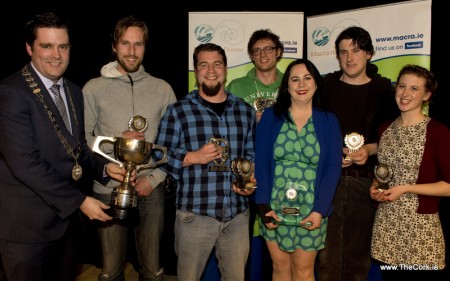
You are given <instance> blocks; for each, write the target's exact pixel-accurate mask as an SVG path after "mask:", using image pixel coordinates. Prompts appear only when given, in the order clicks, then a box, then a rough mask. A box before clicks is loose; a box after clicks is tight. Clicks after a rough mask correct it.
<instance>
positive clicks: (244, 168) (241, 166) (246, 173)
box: [209, 138, 256, 195]
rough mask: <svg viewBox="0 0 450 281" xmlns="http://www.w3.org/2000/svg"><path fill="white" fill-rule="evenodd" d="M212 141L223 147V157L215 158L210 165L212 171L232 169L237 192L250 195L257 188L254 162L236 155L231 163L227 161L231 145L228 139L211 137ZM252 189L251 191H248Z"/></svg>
mask: <svg viewBox="0 0 450 281" xmlns="http://www.w3.org/2000/svg"><path fill="white" fill-rule="evenodd" d="M209 142H210V143H214V144H216V145H220V146H221V148H222V153H221V157H220V158H219V159H216V160H214V164H213V165H212V166H210V167H209V171H210V172H228V171H230V168H231V171H232V172H233V174H234V175H235V180H234V181H233V185H234V186H235V187H236V189H235V192H237V193H239V194H241V195H250V194H251V193H253V190H254V189H255V188H256V183H255V180H254V178H253V170H254V169H253V163H252V161H250V160H247V159H244V158H242V157H236V158H235V159H233V160H232V161H231V165H228V164H227V162H228V160H229V158H230V146H229V143H228V141H227V140H226V139H222V138H211V140H210V141H209ZM249 190H251V192H248V191H249Z"/></svg>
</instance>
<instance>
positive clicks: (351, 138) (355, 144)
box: [344, 132, 364, 160]
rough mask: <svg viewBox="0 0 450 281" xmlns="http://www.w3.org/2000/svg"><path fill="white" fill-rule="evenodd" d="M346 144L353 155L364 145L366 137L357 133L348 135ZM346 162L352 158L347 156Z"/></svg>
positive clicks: (345, 139) (345, 140)
mask: <svg viewBox="0 0 450 281" xmlns="http://www.w3.org/2000/svg"><path fill="white" fill-rule="evenodd" d="M344 142H345V146H346V147H347V148H348V151H349V152H350V153H353V152H356V151H358V150H359V149H360V148H361V147H362V146H363V145H364V136H363V135H361V134H358V133H355V132H353V133H350V134H346V135H345V138H344ZM345 160H351V157H350V156H348V155H347V156H346V157H345Z"/></svg>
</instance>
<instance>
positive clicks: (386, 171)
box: [374, 163, 394, 191]
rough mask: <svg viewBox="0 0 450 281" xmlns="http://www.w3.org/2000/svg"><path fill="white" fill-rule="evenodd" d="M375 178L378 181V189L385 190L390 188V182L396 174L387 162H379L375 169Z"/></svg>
mask: <svg viewBox="0 0 450 281" xmlns="http://www.w3.org/2000/svg"><path fill="white" fill-rule="evenodd" d="M374 174H375V178H376V179H377V181H378V187H377V189H378V191H383V190H386V189H388V188H389V182H390V181H391V179H392V176H393V175H394V172H393V171H392V169H391V167H390V166H389V165H386V164H381V163H380V164H378V165H376V166H375V169H374Z"/></svg>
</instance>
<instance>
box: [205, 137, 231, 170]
mask: <svg viewBox="0 0 450 281" xmlns="http://www.w3.org/2000/svg"><path fill="white" fill-rule="evenodd" d="M209 142H210V143H215V144H217V145H220V146H221V147H222V157H221V158H220V159H216V160H214V165H212V166H210V167H209V171H210V172H228V171H230V167H228V166H227V165H226V162H227V161H228V158H230V145H229V144H228V141H227V140H226V139H221V138H211V140H210V141H209Z"/></svg>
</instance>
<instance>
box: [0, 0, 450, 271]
mask: <svg viewBox="0 0 450 281" xmlns="http://www.w3.org/2000/svg"><path fill="white" fill-rule="evenodd" d="M80 2H81V1H80ZM177 2H184V1H177ZM398 2H405V1H386V0H370V1H369V0H365V1H364V0H360V1H355V0H350V1H349V0H342V1H326V0H323V1H289V0H288V1H273V0H266V1H249V0H243V1H234V0H230V1H189V3H184V4H178V3H176V2H171V1H167V2H161V3H155V2H150V1H146V2H140V3H136V2H133V1H130V2H122V3H119V4H118V5H116V4H114V5H113V3H112V1H111V3H106V4H105V3H101V4H100V3H94V2H93V1H91V4H92V5H90V4H86V3H79V2H78V1H77V2H75V1H73V2H71V3H68V2H62V1H45V2H44V1H39V2H32V3H33V4H34V5H30V4H29V3H25V2H19V1H18V2H15V3H9V4H8V5H9V6H10V8H8V9H6V8H5V7H3V9H2V10H1V12H0V13H1V14H2V16H1V17H0V26H1V33H0V34H1V37H2V40H1V44H0V54H1V57H2V59H1V62H0V66H1V68H0V80H1V79H3V78H6V77H7V76H9V75H10V74H12V73H14V72H16V71H18V70H20V69H21V68H22V67H23V66H24V65H25V64H26V63H28V62H29V57H28V54H27V53H26V50H25V39H24V33H23V29H24V25H25V22H26V21H27V20H28V19H29V18H30V17H31V16H32V15H34V14H36V13H40V12H43V11H54V12H57V13H58V14H60V15H62V16H64V17H65V18H67V19H68V20H69V24H70V39H71V43H72V46H73V47H72V51H71V62H70V65H69V68H68V70H67V72H66V74H65V77H67V78H68V79H70V80H72V81H74V82H75V83H77V84H79V85H80V86H81V87H82V86H83V85H84V84H85V83H86V82H87V81H88V80H89V79H91V78H93V77H97V76H99V74H100V68H101V67H102V66H103V65H105V64H106V63H107V62H109V61H112V60H114V58H113V56H112V52H111V40H110V38H111V37H110V36H111V33H112V31H113V28H114V24H115V23H116V21H117V20H118V19H119V18H121V17H123V16H127V15H131V14H133V15H136V16H139V17H141V18H143V19H144V20H145V21H146V22H147V24H148V27H149V32H150V40H149V45H148V46H147V50H146V53H145V59H144V62H143V65H144V67H145V69H146V70H147V71H148V72H149V73H150V74H152V75H153V76H156V77H159V78H162V79H164V80H166V81H167V82H168V83H170V84H171V86H172V87H173V89H174V91H175V93H176V95H177V96H178V97H179V98H180V97H182V96H184V95H185V94H187V90H188V68H189V65H188V63H189V62H188V59H189V56H192V54H190V53H189V50H188V12H191V11H196V12H201V11H280V12H284V11H300V12H304V15H305V28H306V17H308V16H313V15H321V14H327V13H332V12H337V11H347V10H353V9H357V8H362V7H371V6H376V5H382V4H389V3H398ZM444 3H445V1H433V3H432V32H431V38H432V39H431V42H432V43H431V70H432V71H433V72H434V74H435V75H436V77H437V79H438V81H439V86H438V90H437V91H436V92H435V95H434V97H433V102H432V103H431V105H430V115H431V116H432V117H433V118H435V119H438V120H440V121H443V122H444V123H446V124H447V125H450V110H448V108H447V104H448V103H449V100H450V98H449V94H448V93H447V91H446V90H445V88H444V87H445V79H446V78H448V77H449V76H450V73H449V72H450V70H449V68H448V67H447V65H448V62H449V60H448V58H447V57H448V54H447V52H445V53H444V51H446V50H444V48H446V49H448V48H447V46H446V45H445V44H444V42H443V40H444V39H443V38H444V37H443V36H445V35H446V31H447V30H444V26H448V24H446V20H445V17H446V16H448V15H447V14H448V13H446V12H445V11H446V10H445V8H444ZM11 6H13V7H14V6H15V8H11ZM99 6H100V7H99ZM379 20H380V21H389V18H386V19H383V18H380V19H379ZM264 27H265V22H264V18H261V28H264ZM305 34H306V29H305ZM305 43H306V42H305ZM305 43H304V50H305V51H304V57H306V44H305ZM173 202H174V199H173V196H168V198H167V221H166V233H165V241H164V246H163V249H162V257H161V258H162V259H163V265H165V267H166V272H167V273H168V274H175V273H174V271H175V268H176V267H175V264H176V262H175V259H176V256H175V255H174V253H173V241H172V240H173V236H172V235H173V234H172V226H173V215H174V211H173V210H174V207H173ZM449 202H450V200H449V198H444V199H443V202H442V203H443V204H442V205H441V207H442V208H441V217H442V223H443V226H444V230H445V234H446V236H448V237H450V235H449V232H450V227H449V225H450V222H449V217H450V214H449V211H450V204H449ZM87 225H88V227H91V228H92V229H91V230H90V231H88V232H86V233H84V234H83V235H85V236H86V237H85V246H84V248H85V251H87V252H86V255H85V256H84V257H82V262H90V263H94V264H97V265H99V262H100V260H99V258H100V256H99V248H98V246H97V245H96V241H97V240H96V239H97V237H96V234H95V230H94V229H95V228H94V224H93V223H88V224H87ZM446 240H447V241H450V239H449V238H447V239H446ZM131 248H133V247H131ZM447 248H449V247H447ZM132 251H133V249H132ZM130 256H131V258H130V259H131V261H132V262H135V261H136V260H135V258H134V255H133V254H130ZM447 256H449V255H447Z"/></svg>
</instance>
